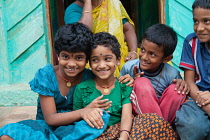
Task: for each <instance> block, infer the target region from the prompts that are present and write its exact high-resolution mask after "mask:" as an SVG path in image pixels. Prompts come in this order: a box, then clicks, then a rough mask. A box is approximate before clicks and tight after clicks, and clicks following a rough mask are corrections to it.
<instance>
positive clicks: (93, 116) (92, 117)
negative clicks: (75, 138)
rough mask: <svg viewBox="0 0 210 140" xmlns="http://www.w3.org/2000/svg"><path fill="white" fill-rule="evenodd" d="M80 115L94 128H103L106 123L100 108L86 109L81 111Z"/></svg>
mask: <svg viewBox="0 0 210 140" xmlns="http://www.w3.org/2000/svg"><path fill="white" fill-rule="evenodd" d="M80 115H81V117H82V118H83V120H85V121H86V122H87V123H88V125H90V126H91V127H92V128H94V127H96V128H97V129H101V128H103V126H104V122H103V119H102V117H101V116H103V110H101V109H99V108H84V109H81V113H80Z"/></svg>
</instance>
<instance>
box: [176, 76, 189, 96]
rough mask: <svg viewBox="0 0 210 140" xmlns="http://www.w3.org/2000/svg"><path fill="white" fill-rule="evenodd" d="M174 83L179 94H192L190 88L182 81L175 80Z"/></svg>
mask: <svg viewBox="0 0 210 140" xmlns="http://www.w3.org/2000/svg"><path fill="white" fill-rule="evenodd" d="M173 83H176V87H175V90H178V93H182V94H188V93H189V92H190V87H189V86H188V84H187V83H186V82H185V81H184V80H182V79H174V80H173Z"/></svg>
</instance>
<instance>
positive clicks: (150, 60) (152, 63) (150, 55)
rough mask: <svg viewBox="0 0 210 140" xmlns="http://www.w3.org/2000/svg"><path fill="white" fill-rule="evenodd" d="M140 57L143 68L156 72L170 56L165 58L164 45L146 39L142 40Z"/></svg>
mask: <svg viewBox="0 0 210 140" xmlns="http://www.w3.org/2000/svg"><path fill="white" fill-rule="evenodd" d="M139 59H140V67H141V69H143V70H145V71H148V72H154V71H156V70H157V69H158V68H159V66H160V64H161V63H166V62H168V57H166V58H164V53H163V47H159V46H158V45H157V44H155V43H153V42H150V41H148V40H146V39H143V40H142V45H141V47H140V52H139Z"/></svg>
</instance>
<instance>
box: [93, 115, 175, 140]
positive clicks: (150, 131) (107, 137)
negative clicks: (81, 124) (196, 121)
mask: <svg viewBox="0 0 210 140" xmlns="http://www.w3.org/2000/svg"><path fill="white" fill-rule="evenodd" d="M119 132H120V123H118V124H115V125H113V126H110V127H109V129H108V130H107V131H106V132H105V133H103V134H102V135H101V136H99V137H98V138H96V139H95V140H116V139H117V138H118V137H119ZM130 139H132V140H175V139H176V134H175V132H174V130H173V129H172V127H171V126H170V124H169V123H168V122H167V121H165V120H164V119H163V118H161V117H159V116H158V115H156V114H155V113H151V114H142V115H137V116H135V117H133V126H132V129H131V133H130Z"/></svg>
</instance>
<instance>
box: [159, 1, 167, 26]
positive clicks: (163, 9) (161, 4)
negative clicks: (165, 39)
mask: <svg viewBox="0 0 210 140" xmlns="http://www.w3.org/2000/svg"><path fill="white" fill-rule="evenodd" d="M158 2H159V15H160V16H159V22H160V23H162V24H166V0H159V1H158Z"/></svg>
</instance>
